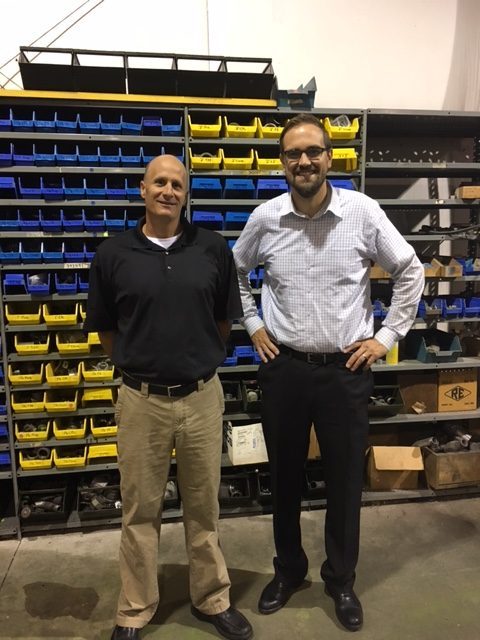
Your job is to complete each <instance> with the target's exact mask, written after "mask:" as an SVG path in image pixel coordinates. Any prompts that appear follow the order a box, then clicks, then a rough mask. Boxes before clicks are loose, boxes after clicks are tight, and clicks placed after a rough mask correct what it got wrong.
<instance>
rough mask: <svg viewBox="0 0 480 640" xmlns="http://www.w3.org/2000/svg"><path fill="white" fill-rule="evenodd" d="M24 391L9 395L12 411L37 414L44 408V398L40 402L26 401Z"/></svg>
mask: <svg viewBox="0 0 480 640" xmlns="http://www.w3.org/2000/svg"><path fill="white" fill-rule="evenodd" d="M27 397H28V395H27V394H26V393H25V391H14V392H13V393H12V395H11V401H12V409H13V410H14V411H15V413H38V412H40V411H43V410H44V408H45V403H44V397H43V396H42V399H41V400H36V399H35V400H32V399H27Z"/></svg>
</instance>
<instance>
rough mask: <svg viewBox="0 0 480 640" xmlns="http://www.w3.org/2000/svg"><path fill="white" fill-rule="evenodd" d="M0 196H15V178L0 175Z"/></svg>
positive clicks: (14, 197)
mask: <svg viewBox="0 0 480 640" xmlns="http://www.w3.org/2000/svg"><path fill="white" fill-rule="evenodd" d="M0 198H8V199H10V198H13V199H16V198H17V186H16V184H15V178H10V177H5V178H4V177H3V176H0Z"/></svg>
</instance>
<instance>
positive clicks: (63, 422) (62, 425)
mask: <svg viewBox="0 0 480 640" xmlns="http://www.w3.org/2000/svg"><path fill="white" fill-rule="evenodd" d="M77 423H78V424H77ZM86 433H87V418H83V420H81V421H78V420H77V421H75V422H74V423H72V422H71V420H70V419H69V418H55V420H54V421H53V435H54V436H55V438H57V440H73V439H75V438H84V437H85V434H86Z"/></svg>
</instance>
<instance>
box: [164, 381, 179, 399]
mask: <svg viewBox="0 0 480 640" xmlns="http://www.w3.org/2000/svg"><path fill="white" fill-rule="evenodd" d="M181 386H182V385H181V384H172V385H170V386H168V385H167V396H168V397H169V398H174V397H175V396H174V395H173V394H172V393H171V390H172V389H178V388H179V387H181Z"/></svg>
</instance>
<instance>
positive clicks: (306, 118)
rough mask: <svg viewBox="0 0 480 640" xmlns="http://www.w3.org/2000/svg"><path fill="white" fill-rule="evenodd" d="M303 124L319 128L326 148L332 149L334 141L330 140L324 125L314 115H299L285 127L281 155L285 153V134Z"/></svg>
mask: <svg viewBox="0 0 480 640" xmlns="http://www.w3.org/2000/svg"><path fill="white" fill-rule="evenodd" d="M302 124H313V125H314V126H315V127H318V128H319V129H320V131H322V132H323V139H324V141H325V147H326V148H327V149H330V148H331V146H332V141H331V140H330V136H329V135H328V131H327V130H326V129H325V127H324V125H323V123H322V122H320V120H319V119H318V118H317V117H316V116H314V115H313V113H299V114H298V115H297V116H294V117H293V118H290V120H287V123H286V125H285V126H284V127H283V131H282V133H281V135H280V154H282V153H283V139H284V137H285V134H286V133H288V132H289V131H290V129H294V128H295V127H300V126H301V125H302Z"/></svg>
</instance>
